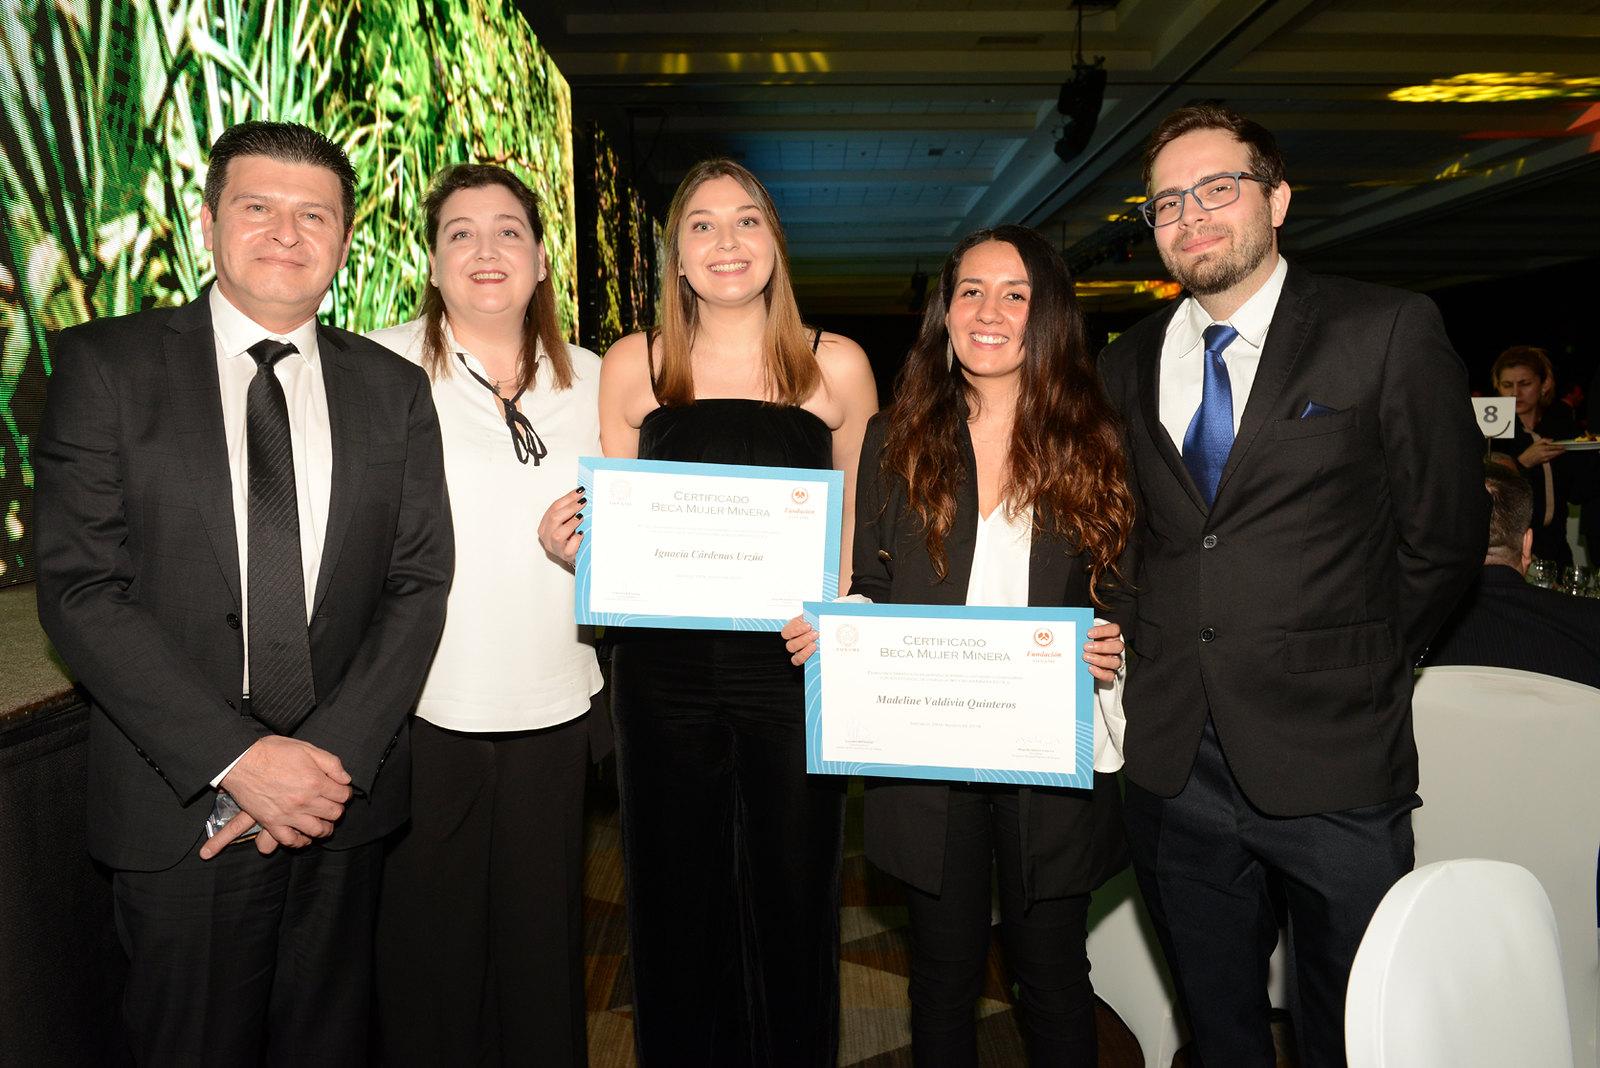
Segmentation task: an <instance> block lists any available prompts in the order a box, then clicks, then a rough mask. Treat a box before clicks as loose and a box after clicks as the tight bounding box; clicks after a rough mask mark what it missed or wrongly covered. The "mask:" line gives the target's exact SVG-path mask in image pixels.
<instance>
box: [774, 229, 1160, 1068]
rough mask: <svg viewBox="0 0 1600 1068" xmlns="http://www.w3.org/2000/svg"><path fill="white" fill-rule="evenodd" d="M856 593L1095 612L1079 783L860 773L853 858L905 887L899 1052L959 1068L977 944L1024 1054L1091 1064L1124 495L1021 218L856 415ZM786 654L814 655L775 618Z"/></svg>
mask: <svg viewBox="0 0 1600 1068" xmlns="http://www.w3.org/2000/svg"><path fill="white" fill-rule="evenodd" d="M856 487H857V490H856V493H857V496H856V536H855V551H854V577H853V580H852V582H851V587H850V590H851V593H852V595H864V596H865V597H867V598H870V599H871V600H873V601H876V602H880V603H883V602H888V603H901V604H969V605H1011V606H1022V605H1034V606H1045V605H1073V606H1089V605H1090V604H1091V603H1092V604H1094V605H1096V606H1097V607H1099V608H1100V609H1101V611H1102V613H1103V614H1104V615H1105V616H1106V617H1108V618H1109V619H1110V620H1111V622H1109V623H1102V624H1100V625H1098V626H1095V627H1093V628H1091V629H1090V630H1089V633H1088V638H1089V640H1088V641H1087V642H1085V643H1084V646H1083V650H1084V652H1083V659H1084V660H1085V661H1086V662H1087V663H1088V665H1089V670H1090V672H1091V673H1092V674H1093V675H1094V676H1095V678H1096V679H1097V680H1099V682H1098V685H1097V689H1098V690H1099V691H1100V692H1099V693H1097V698H1098V704H1099V706H1100V708H1099V718H1100V720H1101V722H1100V723H1098V724H1097V728H1096V746H1095V749H1096V754H1095V755H1096V759H1095V768H1096V771H1097V774H1096V776H1095V785H1094V789H1093V790H1057V789H1046V788H1040V787H1017V786H1006V785H993V784H963V783H945V782H931V781H918V780H905V779H896V780H890V779H878V780H874V779H868V780H867V790H866V852H867V857H868V858H869V859H870V860H871V861H872V862H873V863H874V864H876V865H877V866H878V867H879V868H882V869H883V870H885V871H887V872H889V873H890V874H891V875H894V876H896V877H897V878H899V879H900V880H901V881H902V882H903V883H904V884H905V890H906V899H907V906H908V913H909V917H910V923H911V969H910V994H911V1030H912V1050H913V1055H914V1058H915V1061H916V1063H917V1064H918V1065H919V1066H933V1065H937V1066H944V1065H976V1064H977V1063H978V1055H977V1031H976V1025H975V1020H974V1016H975V1012H974V1010H975V1009H976V1006H977V1000H978V996H979V993H980V992H981V991H982V989H983V986H984V973H985V963H986V960H987V958H988V954H989V939H990V934H989V932H990V885H991V872H994V873H996V874H997V876H998V878H997V883H998V886H999V892H1000V916H1001V922H1000V935H1001V942H1002V945H1003V947H1004V949H1005V955H1006V963H1007V966H1008V968H1009V969H1010V972H1011V975H1012V978H1013V979H1014V980H1015V981H1016V983H1017V986H1018V988H1019V990H1020V992H1021V1009H1022V1011H1021V1013H1020V1022H1021V1025H1022V1031H1023V1035H1024V1037H1025V1038H1026V1040H1027V1044H1028V1051H1029V1061H1030V1063H1032V1064H1034V1065H1051V1066H1056V1068H1072V1066H1092V1065H1094V1064H1095V1063H1096V1045H1095V1027H1094V997H1093V988H1092V987H1091V986H1090V983H1089V962H1088V958H1087V956H1086V954H1085V951H1084V939H1085V935H1086V921H1087V914H1088V906H1089V892H1090V891H1091V890H1092V889H1094V888H1095V887H1096V886H1098V885H1099V884H1100V883H1101V882H1103V881H1104V880H1105V879H1106V878H1108V877H1109V876H1110V875H1112V874H1113V873H1115V872H1116V871H1118V870H1119V869H1120V868H1121V867H1122V866H1123V865H1124V864H1125V863H1126V854H1125V850H1124V845H1123V841H1122V827H1121V808H1120V803H1119V795H1118V793H1117V787H1116V782H1115V779H1114V777H1113V776H1112V775H1110V774H1101V773H1104V772H1110V771H1114V770H1116V768H1118V767H1119V766H1120V765H1121V756H1120V752H1119V746H1120V744H1121V731H1120V724H1121V718H1120V702H1119V698H1120V678H1119V676H1120V671H1119V669H1120V667H1121V662H1122V652H1123V643H1122V638H1121V633H1122V632H1121V626H1120V625H1119V624H1120V623H1121V622H1122V621H1125V620H1128V619H1130V618H1131V615H1132V609H1131V598H1130V597H1129V596H1128V581H1127V580H1131V578H1132V574H1131V569H1132V561H1131V559H1130V554H1129V552H1128V543H1129V539H1130V537H1131V533H1132V530H1133V516H1134V511H1133V509H1134V504H1133V496H1132V492H1131V490H1130V488H1129V485H1128V480H1127V475H1126V467H1125V463H1124V460H1123V453H1122V438H1121V431H1120V429H1119V427H1118V426H1117V423H1116V419H1115V418H1114V416H1113V414H1112V410H1111V407H1110V405H1109V404H1108V402H1107V401H1106V399H1105V397H1104V395H1103V393H1102V392H1101V388H1100V383H1099V379H1098V376H1097V375H1096V374H1095V366H1094V360H1093V359H1092V357H1091V356H1090V355H1089V352H1088V347H1087V343H1086V341H1085V338H1084V331H1083V317H1082V314H1081V313H1080V312H1079V310H1078V304H1077V300H1076V298H1075V297H1074V295H1073V290H1072V281H1071V279H1070V278H1069V277H1068V275H1067V269H1066V266H1065V264H1063V263H1062V261H1061V257H1060V256H1059V255H1058V254H1057V253H1056V251H1055V249H1053V248H1052V247H1051V246H1050V244H1049V243H1048V242H1047V241H1045V240H1044V239H1043V238H1042V237H1040V236H1039V235H1038V234H1036V233H1034V232H1033V231H1032V230H1027V229H1024V228H1022V227H1019V226H1002V227H998V228H996V229H993V230H985V231H980V232H978V233H975V234H972V235H971V236H969V237H967V238H966V239H964V240H963V241H962V242H961V243H960V244H959V245H957V246H956V249H955V251H954V252H952V253H951V254H950V257H949V259H948V260H947V261H946V263H945V266H944V269H943V271H942V273H941V275H940V279H939V286H938V288H937V290H936V291H935V292H934V293H933V294H932V295H931V296H930V297H929V301H928V307H927V310H926V311H925V313H924V316H923V322H922V330H921V333H920V335H919V336H918V338H917V341H916V343H915V345H913V347H912V349H911V352H910V354H909V355H908V356H907V358H906V364H905V366H904V368H903V369H902V370H901V373H900V379H899V382H898V383H897V388H896V391H895V400H894V403H893V404H892V405H891V406H890V407H889V408H888V409H887V410H886V411H884V412H883V413H882V414H880V415H878V416H876V417H875V418H874V419H873V420H872V422H871V423H870V424H869V425H868V427H867V436H866V441H865V443H864V444H863V446H862V450H861V469H860V472H859V474H858V476H857V481H856ZM784 636H785V637H786V638H788V639H789V649H790V651H791V652H792V653H794V654H795V659H796V660H797V661H799V660H803V659H805V658H806V657H807V656H809V655H810V653H811V651H812V649H813V648H814V641H815V631H813V630H811V629H810V628H809V627H807V626H806V625H805V624H804V623H803V622H801V621H795V622H791V623H790V625H789V626H788V627H786V628H785V629H784Z"/></svg>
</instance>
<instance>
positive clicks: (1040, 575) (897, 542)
mask: <svg viewBox="0 0 1600 1068" xmlns="http://www.w3.org/2000/svg"><path fill="white" fill-rule="evenodd" d="M885 425H886V424H885V418H884V416H883V415H882V414H880V415H875V416H873V418H872V421H871V422H869V423H868V424H867V432H866V439H865V441H864V442H863V443H862V446H861V466H860V471H859V475H858V477H857V479H856V529H855V545H854V550H853V560H852V569H853V572H854V577H853V578H852V579H851V582H850V592H851V593H859V594H864V595H866V596H867V597H870V598H871V599H872V600H873V601H874V602H877V603H880V604H941V605H959V604H965V603H966V600H967V583H968V580H969V579H970V578H971V575H972V554H973V550H974V549H975V547H976V544H977V536H978V479H977V461H976V459H975V458H974V456H973V453H972V439H971V438H970V437H969V436H968V434H967V430H966V423H965V421H964V420H963V422H962V430H961V435H962V444H963V446H964V448H965V450H966V469H965V474H964V476H963V478H962V480H961V482H960V483H959V484H958V486H957V492H956V523H955V526H954V528H953V529H952V530H951V531H950V535H949V537H947V538H946V539H945V554H946V556H947V558H948V562H949V572H948V574H947V575H946V576H945V578H944V579H943V580H942V581H941V580H939V579H937V578H935V576H934V572H933V561H932V560H931V559H930V558H929V556H928V551H927V547H926V545H925V543H924V542H923V529H922V524H921V522H920V521H919V520H918V519H917V517H916V515H915V513H913V512H911V510H910V508H909V506H908V504H907V500H906V486H905V482H904V481H903V480H900V479H893V480H890V479H886V478H885V477H883V476H882V474H881V461H880V457H881V456H882V452H883V437H884V429H885ZM1102 585H1104V583H1102ZM1106 599H1107V601H1108V603H1109V604H1110V607H1108V608H1106V609H1105V610H1103V611H1102V612H1101V615H1103V616H1105V617H1106V618H1107V619H1110V620H1112V621H1114V622H1119V623H1121V622H1124V619H1125V617H1127V616H1128V615H1130V614H1131V612H1130V609H1129V607H1128V603H1129V602H1128V599H1127V597H1126V596H1125V595H1117V596H1115V598H1114V599H1113V597H1112V596H1107V597H1106ZM1028 603H1029V604H1030V605H1035V606H1063V605H1066V606H1083V607H1089V606H1091V604H1092V602H1091V601H1090V599H1089V576H1088V571H1087V569H1086V566H1085V562H1084V559H1083V557H1082V556H1081V555H1079V554H1077V553H1076V552H1075V551H1074V549H1073V548H1072V547H1071V546H1069V545H1067V544H1066V543H1065V542H1064V541H1062V540H1061V539H1059V538H1056V537H1054V536H1038V535H1036V536H1035V538H1034V540H1033V549H1032V555H1031V559H1030V561H1029V567H1028ZM1094 780H1095V781H1094V789H1093V790H1092V791H1089V790H1058V789H1048V788H1043V787H1019V788H1018V797H1019V802H1020V808H1021V820H1022V827H1021V835H1022V858H1023V890H1024V893H1025V894H1026V895H1027V898H1028V900H1029V901H1034V900H1038V899H1043V898H1056V897H1065V896H1067V895H1069V894H1079V893H1087V892H1088V891H1090V890H1092V889H1094V888H1095V887H1096V886H1098V885H1100V884H1101V883H1102V882H1104V881H1105V880H1106V879H1107V878H1109V877H1110V876H1111V875H1113V874H1115V873H1116V872H1117V871H1119V870H1120V869H1121V868H1122V867H1123V865H1125V864H1126V863H1127V853H1126V849H1125V845H1124V842H1123V837H1122V800H1121V795H1120V794H1119V793H1118V790H1117V783H1116V776H1114V775H1098V774H1097V775H1096V776H1095V777H1094ZM949 797H950V787H949V785H948V784H947V783H942V782H932V781H918V780H909V779H870V778H869V779H868V780H867V783H866V806H865V809H866V851H867V858H868V859H869V860H871V861H872V862H873V863H874V864H876V865H877V866H878V867H880V868H882V869H883V870H884V871H886V872H888V873H889V874H891V875H894V876H896V877H897V878H900V879H903V880H904V881H906V882H908V883H910V884H911V885H912V886H915V887H917V888H918V889H920V890H924V891H927V892H928V893H932V894H937V893H939V891H940V886H941V885H942V882H943V878H944V844H945V825H946V815H947V812H948V805H949Z"/></svg>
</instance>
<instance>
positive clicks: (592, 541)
mask: <svg viewBox="0 0 1600 1068" xmlns="http://www.w3.org/2000/svg"><path fill="white" fill-rule="evenodd" d="M578 482H579V484H580V485H582V486H583V487H584V488H585V489H587V490H588V496H589V503H588V505H587V506H586V507H585V509H584V514H583V520H582V522H580V523H579V524H578V531H579V533H581V534H582V535H583V541H582V542H580V543H579V547H578V559H577V567H576V570H577V620H578V622H579V623H595V624H603V625H605V626H614V627H615V626H635V627H680V628H688V627H692V628H700V629H706V630H778V629H780V628H782V626H783V625H784V624H785V623H787V622H788V621H789V620H790V619H793V618H794V617H795V616H796V615H799V613H800V605H801V603H802V602H804V601H814V600H819V599H824V598H829V597H834V596H836V595H837V594H838V592H839V538H840V530H841V527H842V525H843V513H842V500H841V498H842V496H843V494H844V475H842V474H840V473H839V472H838V471H822V470H814V469H811V468H799V467H740V466H737V465H732V464H691V463H674V462H668V461H664V460H608V459H602V458H600V457H594V456H586V457H582V458H581V459H579V460H578Z"/></svg>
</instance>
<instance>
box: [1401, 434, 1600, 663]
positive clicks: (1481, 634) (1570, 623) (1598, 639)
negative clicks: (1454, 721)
mask: <svg viewBox="0 0 1600 1068" xmlns="http://www.w3.org/2000/svg"><path fill="white" fill-rule="evenodd" d="M1484 468H1485V469H1484V477H1483V484H1484V488H1485V489H1487V490H1488V491H1489V499H1490V500H1491V501H1493V502H1494V507H1493V511H1492V512H1491V514H1490V517H1489V551H1488V553H1486V554H1485V555H1484V558H1483V571H1482V573H1481V574H1479V576H1478V581H1477V582H1475V583H1474V584H1473V586H1472V588H1471V589H1470V590H1469V591H1468V592H1467V595H1466V596H1465V597H1464V598H1462V600H1461V604H1460V605H1458V606H1457V607H1456V610H1455V612H1453V613H1452V614H1451V616H1450V619H1449V620H1448V621H1447V622H1446V623H1445V625H1444V626H1443V627H1442V628H1440V630H1439V634H1438V636H1437V637H1436V638H1435V639H1434V640H1433V645H1432V646H1431V647H1429V649H1428V655H1427V657H1426V658H1425V661H1424V662H1425V663H1427V664H1430V665H1432V664H1484V665H1487V666H1489V667H1507V668H1517V669H1518V670H1520V671H1537V672H1538V673H1539V674H1541V675H1554V676H1555V677H1556V678H1558V679H1571V680H1572V681H1573V682H1581V683H1583V684H1584V685H1585V686H1595V687H1600V601H1596V600H1591V599H1589V598H1586V597H1573V596H1571V595H1570V594H1565V593H1558V592H1556V591H1554V590H1542V589H1540V588H1539V587H1537V586H1530V585H1528V582H1527V580H1526V579H1525V578H1524V576H1525V575H1526V574H1527V573H1528V561H1530V560H1532V559H1533V530H1532V529H1531V524H1532V522H1533V494H1532V492H1531V491H1530V489H1529V488H1528V480H1527V479H1525V478H1523V477H1522V475H1521V473H1520V472H1517V471H1512V470H1508V469H1507V468H1505V467H1503V466H1501V465H1500V464H1499V463H1496V462H1490V463H1487V464H1485V465H1484Z"/></svg>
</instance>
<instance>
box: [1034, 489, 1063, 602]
mask: <svg viewBox="0 0 1600 1068" xmlns="http://www.w3.org/2000/svg"><path fill="white" fill-rule="evenodd" d="M1049 520H1050V516H1049V514H1048V512H1044V513H1038V514H1036V522H1035V524H1034V527H1035V529H1034V532H1033V542H1032V545H1031V547H1030V548H1029V550H1028V604H1030V605H1032V606H1034V607H1035V608H1039V607H1053V606H1056V605H1060V604H1062V603H1063V600H1062V598H1063V595H1064V594H1065V593H1066V590H1067V576H1068V571H1069V569H1070V568H1071V567H1072V564H1073V559H1072V557H1071V556H1069V555H1068V554H1067V549H1066V545H1065V544H1064V543H1063V542H1062V540H1061V539H1060V538H1058V537H1056V536H1055V535H1053V534H1044V533H1041V532H1040V531H1041V530H1042V529H1045V528H1048V527H1050V525H1051V524H1050V522H1049Z"/></svg>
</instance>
